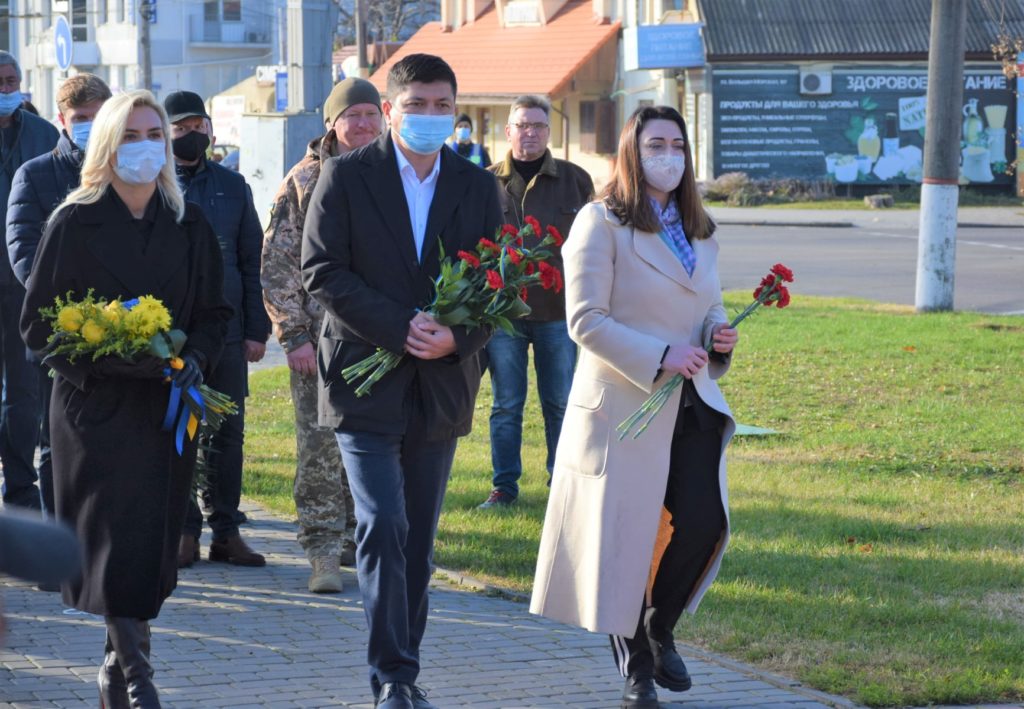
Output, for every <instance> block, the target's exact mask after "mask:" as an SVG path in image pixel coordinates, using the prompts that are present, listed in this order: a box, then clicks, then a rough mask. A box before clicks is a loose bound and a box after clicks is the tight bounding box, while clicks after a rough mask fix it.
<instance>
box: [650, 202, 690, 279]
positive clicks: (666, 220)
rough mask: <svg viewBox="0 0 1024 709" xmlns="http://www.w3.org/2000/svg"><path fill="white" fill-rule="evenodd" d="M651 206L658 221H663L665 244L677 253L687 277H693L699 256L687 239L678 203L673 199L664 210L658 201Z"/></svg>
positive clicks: (662, 229)
mask: <svg viewBox="0 0 1024 709" xmlns="http://www.w3.org/2000/svg"><path fill="white" fill-rule="evenodd" d="M651 205H652V206H653V207H654V213H655V214H657V215H658V219H659V220H660V221H661V234H662V238H663V239H664V240H665V243H667V244H668V245H669V248H671V249H672V251H674V252H675V255H676V257H677V258H678V259H679V261H680V262H681V263H682V264H683V268H685V269H686V273H687V275H690V276H692V275H693V269H694V268H696V266H697V254H695V253H694V251H693V247H692V246H690V241H689V239H687V238H686V232H684V231H683V220H682V218H681V217H680V216H679V208H678V207H676V203H675V202H673V201H672V200H671V199H670V200H669V201H668V204H667V205H666V206H665V209H662V208H661V206H660V205H659V204H658V202H657V201H656V200H653V199H652V200H651Z"/></svg>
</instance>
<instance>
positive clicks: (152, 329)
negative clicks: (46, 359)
mask: <svg viewBox="0 0 1024 709" xmlns="http://www.w3.org/2000/svg"><path fill="white" fill-rule="evenodd" d="M72 296H73V294H72V293H71V292H69V293H68V294H67V296H66V297H64V298H61V297H60V296H58V297H57V298H55V299H54V305H53V307H52V308H40V309H39V314H40V315H42V316H43V318H45V319H46V320H49V321H50V323H51V327H52V328H53V333H52V334H51V335H50V337H49V340H48V341H47V351H48V353H49V356H53V355H63V356H65V357H67V358H68V360H69V361H71V362H74V361H75V360H76V359H78V358H79V357H86V356H88V357H91V358H92V360H93V361H96V360H98V359H100V358H101V357H105V356H112V357H120V358H122V359H124V360H128V361H131V360H133V359H135V358H137V357H140V356H145V355H151V356H153V357H157V358H158V359H162V360H165V361H166V362H167V368H166V369H165V370H164V375H165V376H166V377H167V381H169V382H170V384H171V396H170V401H169V402H168V406H167V414H166V416H165V417H164V423H163V429H164V430H165V431H169V430H171V427H172V426H174V425H175V423H174V422H175V419H177V422H178V423H177V427H176V434H175V443H176V445H177V448H178V453H179V454H180V453H181V451H182V443H183V441H184V435H185V433H188V436H189V438H190V439H191V438H194V437H195V434H196V430H197V429H198V428H199V424H200V423H205V424H207V425H209V426H210V427H211V428H213V429H217V428H219V427H220V425H221V424H222V423H223V422H224V419H225V418H226V417H227V416H230V415H232V414H234V413H236V412H237V411H238V405H237V404H236V403H235V402H234V401H232V400H231V397H229V396H227V395H226V394H222V393H221V392H219V391H217V390H215V389H211V388H210V387H208V386H206V385H205V384H201V385H199V386H198V387H190V388H189V389H188V390H187V391H182V389H181V387H179V386H178V385H177V384H175V383H174V382H173V381H172V380H171V379H170V376H171V371H172V370H177V369H181V368H182V367H183V366H184V362H183V360H182V359H181V358H180V357H179V356H178V355H179V354H180V352H181V350H182V348H183V347H184V346H185V341H186V339H187V337H186V335H185V333H184V332H182V331H181V330H172V329H171V313H170V311H168V310H167V307H166V306H165V305H164V304H163V303H162V302H161V301H160V300H159V299H158V298H155V297H153V296H151V295H143V296H140V297H138V298H133V299H132V300H127V301H121V300H119V299H115V300H110V301H106V300H100V299H97V298H96V297H95V296H94V295H93V292H92V289H90V290H89V291H88V292H87V293H86V294H85V297H84V298H82V299H81V300H77V301H76V300H74V299H73V297H72Z"/></svg>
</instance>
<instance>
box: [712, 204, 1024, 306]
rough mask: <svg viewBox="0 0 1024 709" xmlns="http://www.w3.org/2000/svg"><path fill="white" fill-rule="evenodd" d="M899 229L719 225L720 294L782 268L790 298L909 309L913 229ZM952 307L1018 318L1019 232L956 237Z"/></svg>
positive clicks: (1000, 229) (1023, 284)
mask: <svg viewBox="0 0 1024 709" xmlns="http://www.w3.org/2000/svg"><path fill="white" fill-rule="evenodd" d="M773 216H775V217H776V218H779V217H782V216H783V215H779V214H778V213H776V214H774V215H773ZM903 222H904V223H899V222H896V223H894V224H892V225H886V224H884V223H874V224H862V225H855V226H852V227H845V228H843V227H815V226H776V225H770V224H769V225H764V226H740V225H729V224H726V225H723V226H721V227H719V231H718V233H717V236H718V239H719V241H720V243H721V252H720V254H719V257H718V268H719V272H720V274H721V278H722V287H723V288H725V289H726V290H731V289H740V290H743V289H747V288H749V289H751V290H753V288H754V286H755V285H757V283H758V281H759V280H760V279H761V277H762V276H763V275H764V274H765V273H767V271H768V268H769V267H770V266H771V265H772V264H774V263H780V262H781V263H784V264H785V265H787V266H789V267H790V268H791V269H793V272H794V274H795V275H796V282H795V283H794V284H793V287H792V292H793V294H794V295H799V294H801V293H806V294H808V295H821V296H855V297H861V298H867V299H870V300H876V301H880V302H887V303H900V304H905V305H914V289H915V279H916V273H917V238H918V235H917V228H916V226H912V225H909V224H906V223H905V220H903ZM953 306H954V308H955V309H956V310H972V311H980V312H985V313H993V314H996V313H998V314H1013V315H1024V228H1021V227H1019V226H1015V225H1004V226H995V227H987V228H972V227H961V228H960V229H959V230H958V232H957V247H956V275H955V277H954V292H953Z"/></svg>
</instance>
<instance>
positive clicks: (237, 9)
mask: <svg viewBox="0 0 1024 709" xmlns="http://www.w3.org/2000/svg"><path fill="white" fill-rule="evenodd" d="M224 21H225V22H241V21H242V0H224Z"/></svg>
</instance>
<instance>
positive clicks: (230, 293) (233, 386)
mask: <svg viewBox="0 0 1024 709" xmlns="http://www.w3.org/2000/svg"><path fill="white" fill-rule="evenodd" d="M164 108H165V109H167V117H168V120H169V121H170V122H171V137H172V143H171V146H172V149H173V151H174V160H175V163H176V164H177V168H178V179H179V180H180V181H181V186H182V190H183V191H184V192H185V199H186V200H188V201H189V202H195V203H196V204H198V205H199V207H200V208H201V209H202V210H203V214H204V215H205V216H206V218H207V219H208V220H209V221H210V224H211V226H213V230H214V233H216V234H217V239H218V241H220V248H221V252H222V254H223V256H224V296H225V297H226V298H227V300H228V302H229V303H231V305H232V306H233V307H234V309H235V316H234V318H232V320H231V321H230V322H229V324H228V334H227V338H226V339H225V341H224V352H223V354H222V355H221V358H220V361H219V362H218V363H217V367H216V368H215V369H214V370H213V372H211V373H210V376H209V377H207V379H206V383H207V384H208V385H209V386H211V387H213V388H214V389H216V390H218V391H221V392H223V393H225V394H227V395H228V396H230V397H231V398H232V399H234V400H235V401H236V402H237V403H238V413H237V414H236V415H234V416H229V417H228V418H227V420H226V421H225V422H224V425H223V426H221V428H220V430H219V431H217V432H216V433H215V434H214V435H213V436H212V437H211V438H210V440H209V441H208V442H207V443H208V451H209V452H208V453H205V455H206V456H207V460H206V462H207V467H208V468H209V470H210V479H209V481H208V483H209V493H210V500H211V505H212V507H213V512H212V513H211V514H210V516H209V520H208V521H209V523H210V528H211V529H212V530H213V543H212V544H211V545H210V561H224V562H227V563H229V564H237V565H239V566H263V565H264V564H265V563H266V561H265V560H264V558H263V555H261V554H257V553H256V552H254V551H253V550H252V549H250V548H249V545H248V544H246V543H245V541H244V540H243V539H242V537H241V535H240V534H239V533H238V522H239V512H238V503H239V499H240V497H241V494H242V443H243V440H244V426H245V396H246V394H247V393H248V382H247V377H248V372H247V365H246V362H258V361H260V360H261V359H263V355H264V353H265V352H266V348H267V338H268V337H269V336H270V319H269V318H268V317H267V311H266V310H264V309H263V291H262V287H261V285H260V252H261V251H262V249H263V229H262V227H261V226H260V221H259V217H258V216H257V215H256V208H255V207H254V206H253V202H252V192H251V191H250V190H249V185H247V184H246V182H245V178H244V177H242V176H241V175H239V174H238V173H237V172H233V171H231V170H229V169H227V168H225V167H221V166H220V165H218V164H217V163H215V162H213V161H208V160H207V159H206V149H207V148H208V147H209V146H210V134H211V124H210V116H209V115H208V114H207V113H206V106H205V105H204V104H203V99H202V98H200V97H199V95H198V94H195V93H192V92H191V91H175V92H173V93H171V94H169V95H168V96H167V98H166V99H165V100H164ZM202 525H203V517H202V513H201V512H200V510H199V506H198V505H197V504H196V501H195V500H194V499H193V500H192V501H191V502H190V506H189V513H188V516H187V518H186V519H185V528H184V531H183V532H182V535H181V544H180V546H179V551H178V565H179V566H189V565H191V563H192V561H194V560H195V559H198V557H199V535H200V532H201V531H202Z"/></svg>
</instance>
